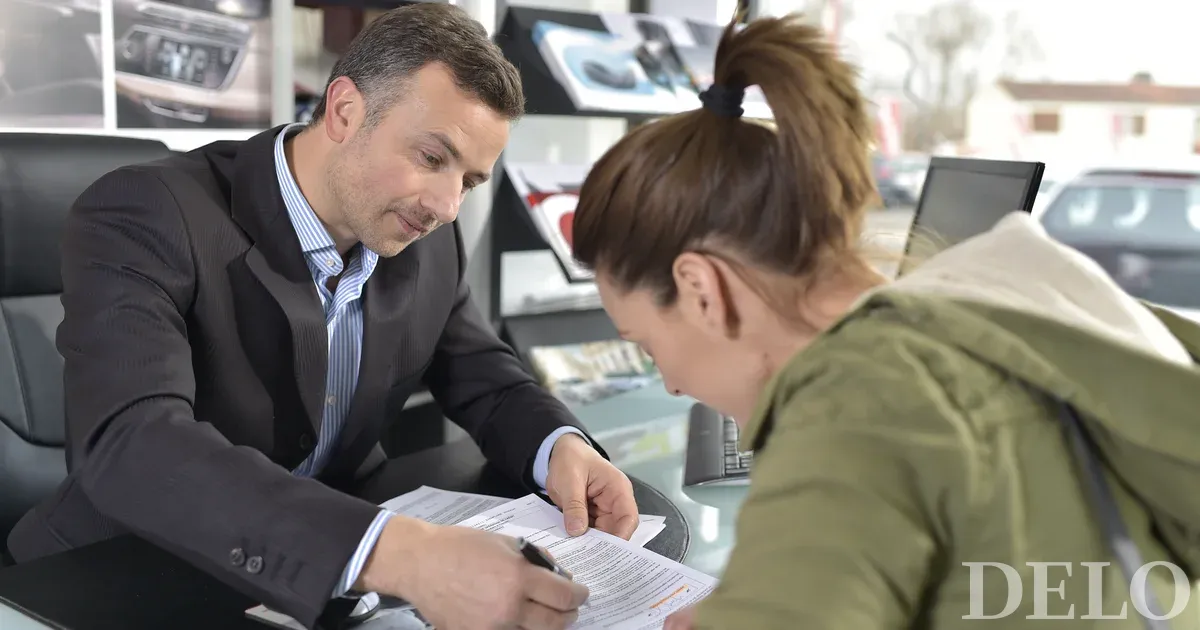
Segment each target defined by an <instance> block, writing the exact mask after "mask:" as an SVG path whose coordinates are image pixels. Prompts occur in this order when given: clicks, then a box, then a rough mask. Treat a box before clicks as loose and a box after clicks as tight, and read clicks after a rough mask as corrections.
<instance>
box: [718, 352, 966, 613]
mask: <svg viewBox="0 0 1200 630" xmlns="http://www.w3.org/2000/svg"><path fill="white" fill-rule="evenodd" d="M856 363H857V362H854V361H850V362H848V364H847V365H845V367H844V370H838V371H837V373H831V374H827V375H824V376H822V377H819V378H818V379H816V380H815V381H813V382H809V383H806V384H805V386H804V389H805V393H803V394H799V395H797V396H795V397H793V400H792V401H791V402H790V403H786V404H784V405H783V406H782V407H781V408H777V409H776V411H775V412H774V430H773V432H772V433H771V434H770V435H769V436H768V437H767V439H766V443H765V446H763V447H761V448H760V449H759V450H758V451H757V452H756V453H755V463H754V468H753V472H752V483H751V487H750V491H749V493H748V495H747V498H746V500H745V502H744V504H743V506H742V509H741V512H740V514H739V517H738V523H737V541H736V546H735V548H734V550H733V552H732V554H731V557H730V560H729V564H728V566H727V569H726V571H725V573H724V575H723V576H722V580H721V582H720V584H719V586H718V588H717V589H716V590H715V591H714V592H713V594H711V595H710V596H709V597H708V598H707V599H706V600H705V601H703V602H702V603H701V604H700V605H699V609H698V610H697V616H696V627H697V628H700V629H703V630H717V629H721V630H727V629H731V628H761V629H763V630H772V629H776V628H778V629H780V630H784V629H792V628H814V629H815V628H820V629H821V630H884V629H887V630H897V629H902V628H909V627H912V621H913V619H914V617H915V616H916V615H917V613H918V612H919V610H918V609H919V605H920V601H921V598H922V595H923V591H924V589H925V588H926V587H927V584H928V577H929V575H930V573H931V571H932V570H933V567H934V566H935V565H936V562H937V560H938V557H939V553H940V550H941V549H942V548H943V547H942V542H941V541H942V540H943V537H944V536H945V534H944V532H945V531H946V529H947V527H946V526H945V524H943V523H941V522H939V518H940V510H937V509H931V508H930V507H929V506H931V505H939V504H940V505H942V506H945V505H950V504H953V503H954V502H955V501H957V499H956V498H954V497H952V496H951V495H952V494H953V493H954V491H953V490H951V489H949V488H948V487H943V486H942V484H943V483H945V482H946V481H947V480H953V479H961V478H962V477H963V472H962V470H961V461H962V458H961V454H960V451H959V446H958V442H957V440H956V439H955V436H954V434H953V433H952V432H949V431H941V430H938V429H936V428H934V429H931V430H926V429H927V427H930V426H935V425H936V424H938V423H936V422H929V423H922V422H918V423H906V422H903V421H898V419H903V418H922V419H934V418H941V417H944V416H943V415H942V414H943V413H945V412H946V410H943V409H939V408H938V406H937V405H934V404H929V403H927V402H926V401H925V400H923V399H916V398H905V399H904V400H900V399H899V398H897V399H895V400H887V399H886V398H887V397H886V395H885V394H884V393H883V392H895V391H897V389H896V388H895V387H890V388H889V387H888V386H887V385H886V384H882V383H878V382H875V383H872V382H871V381H869V380H864V379H862V378H859V377H856V375H855V372H856V371H857V370H859V369H865V370H870V369H871V368H870V366H864V365H861V364H859V365H856ZM860 375H861V372H860ZM944 424H945V426H946V427H949V426H951V425H950V424H949V423H944ZM889 425H890V426H889ZM951 483H953V482H951ZM939 532H943V533H939Z"/></svg>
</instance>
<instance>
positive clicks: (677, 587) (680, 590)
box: [246, 486, 716, 630]
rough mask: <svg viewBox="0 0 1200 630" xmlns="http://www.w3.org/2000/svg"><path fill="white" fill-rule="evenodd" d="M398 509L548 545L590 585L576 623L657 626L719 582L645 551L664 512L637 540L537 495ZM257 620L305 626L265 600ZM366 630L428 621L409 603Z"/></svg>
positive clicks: (424, 500) (421, 493)
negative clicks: (566, 523) (575, 530)
mask: <svg viewBox="0 0 1200 630" xmlns="http://www.w3.org/2000/svg"><path fill="white" fill-rule="evenodd" d="M382 507H384V508H387V509H389V510H391V511H393V512H395V513H397V514H402V515H404V516H410V517H413V518H419V519H421V520H424V521H428V522H430V523H435V524H440V525H459V526H462V527H473V528H476V529H482V530H486V531H491V532H496V533H498V534H502V535H505V536H512V537H514V538H517V537H524V538H526V539H528V540H529V541H530V542H532V543H534V544H536V545H538V546H540V547H542V548H544V549H546V550H548V551H549V552H550V553H551V554H553V556H554V559H555V560H556V561H557V562H558V563H559V565H561V566H562V567H563V568H565V569H567V570H568V571H570V572H571V573H572V574H573V575H574V579H575V581H577V582H579V583H581V584H584V585H585V586H587V587H588V589H589V591H590V595H589V596H588V601H587V604H585V605H584V606H583V608H581V609H580V611H579V620H578V621H577V622H576V623H575V625H574V626H572V628H576V629H580V630H582V629H584V628H606V629H611V630H651V629H653V628H661V627H662V624H663V622H664V621H665V620H666V617H667V616H668V615H670V614H671V613H672V612H674V611H676V610H679V609H681V608H685V607H687V606H690V605H692V604H694V603H696V602H698V601H700V600H701V599H703V598H704V597H705V596H706V595H708V593H709V592H711V591H712V589H713V587H714V586H715V585H716V580H715V579H713V578H712V577H711V576H708V575H705V574H703V573H700V572H698V571H695V570H692V569H689V568H688V567H685V566H683V565H682V564H679V563H678V562H674V561H672V560H668V559H667V558H664V557H663V556H660V555H658V554H656V553H654V552H651V551H647V550H645V549H643V547H644V546H645V545H646V543H648V542H650V541H651V540H652V539H653V538H654V537H655V536H657V535H658V534H659V533H660V532H662V530H663V529H664V528H665V527H666V520H665V519H664V518H663V517H661V516H649V515H642V516H641V517H640V519H641V523H640V524H639V525H638V528H637V530H636V531H635V532H634V534H633V536H632V537H631V539H630V540H628V541H625V540H622V539H620V538H617V537H615V536H611V535H609V534H606V533H604V532H601V531H599V530H596V529H589V530H588V531H587V533H586V534H583V535H582V536H575V537H571V536H568V535H567V532H566V530H565V529H564V528H563V516H562V513H561V512H559V511H558V509H556V508H555V507H554V506H552V505H550V504H548V503H546V502H545V501H543V500H542V499H541V498H539V497H538V496H536V495H532V494H530V495H528V496H526V497H523V498H521V499H516V500H509V499H504V498H500V497H491V496H486V495H479V494H469V493H465V492H450V491H447V490H438V489H436V488H430V487H428V486H423V487H421V488H418V489H417V490H414V491H412V492H409V493H407V494H403V495H400V496H398V497H396V498H394V499H392V500H390V501H387V502H386V503H384V504H383V505H382ZM246 614H247V615H248V616H250V617H251V618H254V619H258V620H259V621H262V622H264V623H266V624H268V625H271V626H275V627H278V628H287V629H289V630H291V629H294V630H304V627H303V626H301V625H300V624H299V623H297V622H296V621H295V620H293V619H291V618H290V617H287V616H285V615H281V614H279V613H276V612H274V611H272V610H269V609H267V608H266V607H264V606H257V607H255V608H251V609H250V610H247V611H246ZM357 627H358V628H361V630H413V629H418V630H419V629H421V628H425V627H427V626H426V625H425V622H424V621H422V620H421V619H420V617H419V614H418V613H416V612H414V611H412V610H411V607H410V606H396V607H391V608H388V609H386V610H381V611H380V612H379V613H377V614H376V615H375V616H374V617H372V618H371V619H369V620H368V621H366V622H364V623H363V624H361V625H359V626H357Z"/></svg>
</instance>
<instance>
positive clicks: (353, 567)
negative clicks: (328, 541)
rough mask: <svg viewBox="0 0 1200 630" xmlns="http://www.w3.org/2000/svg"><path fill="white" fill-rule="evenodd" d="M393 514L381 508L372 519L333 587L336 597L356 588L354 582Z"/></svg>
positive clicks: (343, 595)
mask: <svg viewBox="0 0 1200 630" xmlns="http://www.w3.org/2000/svg"><path fill="white" fill-rule="evenodd" d="M392 516H395V515H394V514H393V513H392V512H390V511H389V510H380V511H379V514H376V515H375V520H373V521H371V526H370V527H368V528H367V533H366V534H365V535H364V536H363V538H362V542H360V543H358V549H355V550H354V555H352V556H350V562H349V563H347V564H346V570H345V571H342V579H340V580H338V583H337V585H335V586H334V587H333V597H334V598H338V597H345V596H346V593H349V592H350V591H351V590H353V589H354V583H355V582H357V581H358V574H359V573H362V570H363V567H365V566H367V558H370V557H371V551H372V550H374V549H375V543H376V542H378V541H379V535H380V534H382V533H383V526H384V525H386V524H387V522H388V520H389V519H391V518H392Z"/></svg>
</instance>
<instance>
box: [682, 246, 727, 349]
mask: <svg viewBox="0 0 1200 630" xmlns="http://www.w3.org/2000/svg"><path fill="white" fill-rule="evenodd" d="M671 271H672V275H673V276H674V278H675V287H676V289H677V290H678V292H679V303H678V306H679V311H680V313H681V314H682V315H683V317H684V318H686V319H687V320H688V321H690V322H691V323H692V324H693V325H694V326H696V327H698V328H702V329H704V330H707V331H709V332H710V333H711V334H713V335H718V336H730V335H736V334H737V322H738V316H737V312H736V309H735V308H734V305H733V303H732V302H731V301H730V300H729V291H728V287H727V286H726V280H725V277H724V274H723V273H722V269H721V268H720V267H719V266H718V265H717V264H715V262H714V261H713V259H712V258H710V257H708V256H706V255H704V254H699V253H696V252H685V253H683V254H680V255H679V256H678V257H677V258H676V259H675V264H674V265H673V266H672V269H671Z"/></svg>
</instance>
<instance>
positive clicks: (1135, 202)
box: [1034, 168, 1200, 318]
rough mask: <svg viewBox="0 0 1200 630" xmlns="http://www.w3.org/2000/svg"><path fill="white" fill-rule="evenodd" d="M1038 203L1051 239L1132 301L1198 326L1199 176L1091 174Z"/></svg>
mask: <svg viewBox="0 0 1200 630" xmlns="http://www.w3.org/2000/svg"><path fill="white" fill-rule="evenodd" d="M1039 202H1040V203H1038V204H1037V207H1036V208H1035V209H1034V215H1035V216H1036V217H1037V218H1038V219H1039V220H1040V221H1041V222H1042V224H1043V225H1044V226H1045V228H1046V231H1047V232H1048V233H1049V234H1050V235H1051V236H1052V237H1054V238H1055V239H1057V240H1058V241H1060V242H1062V243H1064V244H1066V245H1069V246H1071V247H1073V248H1075V249H1077V250H1079V251H1080V252H1082V253H1084V254H1085V255H1087V256H1088V257H1090V258H1092V259H1093V260H1095V261H1096V262H1097V263H1099V264H1100V266H1102V267H1103V268H1104V269H1105V270H1106V271H1107V272H1108V273H1109V274H1110V275H1112V277H1113V278H1114V279H1115V280H1116V281H1117V283H1118V284H1120V285H1121V287H1122V288H1124V289H1125V290H1126V291H1128V292H1129V293H1130V294H1131V295H1134V296H1136V297H1139V298H1142V299H1145V300H1149V301H1151V302H1155V303H1158V304H1162V305H1164V306H1169V307H1173V308H1176V309H1179V310H1180V311H1182V312H1184V313H1185V314H1187V315H1189V316H1194V317H1198V318H1200V169H1188V168H1167V169H1139V168H1094V169H1089V170H1085V171H1083V172H1081V173H1080V174H1078V175H1076V176H1075V177H1073V178H1071V179H1069V180H1066V181H1064V182H1062V183H1061V184H1060V185H1057V186H1055V187H1054V188H1052V189H1051V190H1049V191H1048V192H1047V193H1046V198H1045V199H1039Z"/></svg>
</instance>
